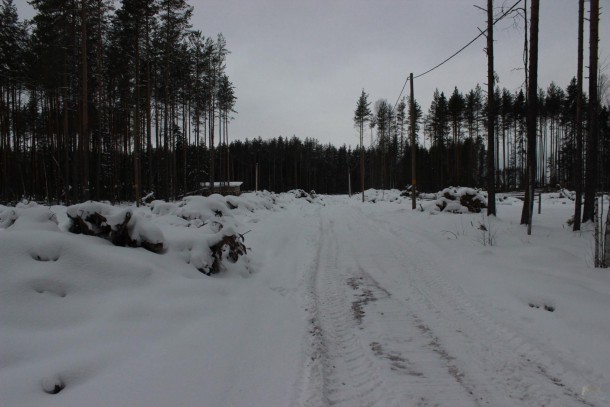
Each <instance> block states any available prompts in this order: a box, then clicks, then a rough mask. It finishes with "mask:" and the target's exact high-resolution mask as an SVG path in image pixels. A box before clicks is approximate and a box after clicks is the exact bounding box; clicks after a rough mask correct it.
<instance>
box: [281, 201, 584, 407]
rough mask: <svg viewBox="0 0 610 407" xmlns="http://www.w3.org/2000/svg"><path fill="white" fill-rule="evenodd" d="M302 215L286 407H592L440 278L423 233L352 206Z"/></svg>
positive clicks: (558, 372) (328, 207) (534, 354)
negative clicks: (306, 248) (294, 360)
mask: <svg viewBox="0 0 610 407" xmlns="http://www.w3.org/2000/svg"><path fill="white" fill-rule="evenodd" d="M300 213H301V216H303V217H304V220H305V221H306V222H307V223H309V224H311V225H314V224H315V225H317V226H316V229H315V230H316V233H315V236H312V239H313V240H312V242H314V245H313V247H314V248H315V250H314V251H313V253H312V254H314V255H313V256H311V259H310V262H309V263H308V266H307V267H304V269H303V270H304V272H303V277H302V281H301V284H300V286H301V300H302V306H303V309H304V311H305V313H306V317H307V321H308V327H307V330H306V333H305V335H306V338H305V339H304V345H303V346H304V348H305V349H304V351H303V361H302V368H301V372H300V376H299V380H298V382H297V386H296V391H295V396H294V403H293V405H294V406H304V407H305V406H306V407H315V406H485V405H489V406H516V405H523V406H582V405H592V404H590V403H588V402H587V401H585V400H584V399H583V398H581V397H580V394H579V393H578V392H577V390H574V389H570V387H569V386H567V385H566V383H564V382H563V381H562V379H560V378H559V377H560V376H561V374H562V373H564V372H562V371H561V368H560V367H558V366H556V365H554V364H553V363H552V362H551V361H547V360H545V355H544V354H542V353H540V352H539V350H538V349H534V348H533V347H532V346H530V345H529V344H527V343H525V341H524V340H523V338H520V337H519V336H518V335H517V334H516V333H514V332H511V331H509V330H508V329H507V328H505V327H503V326H500V325H498V324H497V323H496V322H495V321H494V320H493V319H492V318H491V317H490V316H489V315H487V314H486V313H485V311H484V310H483V309H480V308H477V307H476V306H475V305H474V304H473V303H472V302H471V301H469V299H468V298H467V297H466V296H465V295H464V293H463V292H462V291H461V290H460V287H459V286H458V285H456V284H453V283H450V282H449V280H448V279H444V278H443V270H442V269H439V267H440V264H437V262H435V257H437V256H438V254H437V253H434V248H431V247H429V245H428V244H427V242H426V241H425V238H422V236H421V235H419V234H414V233H410V231H409V230H404V229H402V228H401V227H400V226H399V225H393V224H391V223H389V222H387V221H384V219H383V217H381V216H380V217H376V216H375V214H374V213H372V212H371V213H367V212H364V210H363V207H361V206H357V205H351V206H344V205H341V206H338V205H333V204H332V203H329V204H327V205H326V206H318V207H315V208H312V209H310V210H309V211H307V210H305V211H301V212H300ZM295 216H296V214H295ZM295 223H297V224H299V223H301V221H296V220H295ZM293 232H294V230H293V229H291V232H290V233H293ZM284 249H288V248H284ZM290 250H294V253H302V252H303V251H302V250H299V248H296V247H295V248H292V249H290ZM545 362H548V363H545Z"/></svg>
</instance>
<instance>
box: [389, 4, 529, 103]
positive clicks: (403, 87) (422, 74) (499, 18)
mask: <svg viewBox="0 0 610 407" xmlns="http://www.w3.org/2000/svg"><path fill="white" fill-rule="evenodd" d="M521 1H522V0H517V2H516V3H515V4H513V5H512V7H510V8H509V9H508V10H506V12H504V13H503V14H502V15H501V16H500V17H498V18H497V19H496V20H495V21H494V22H493V25H496V23H497V22H499V21H500V20H502V19H503V18H504V17H506V16H507V15H509V14H510V13H511V12H512V11H513V10H514V9H515V7H517V5H518V4H519V3H521ZM486 33H487V29H485V30H483V31H481V32H480V33H479V35H477V36H476V37H474V38H473V39H472V40H471V41H470V42H468V43H467V44H466V45H464V46H463V47H462V48H460V49H459V50H457V51H456V52H455V53H453V54H452V55H451V56H449V57H448V58H447V59H445V60H444V61H443V62H441V63H440V64H438V65H436V66H434V67H432V68H430V69H428V70H427V71H425V72H423V73H420V74H419V75H416V76H414V77H413V79H417V78H421V77H422V76H424V75H427V74H429V73H430V72H432V71H434V70H436V69H437V68H440V67H441V66H443V65H444V64H446V63H447V62H449V61H450V60H451V59H453V58H454V57H456V56H457V55H458V54H460V53H461V52H462V51H464V50H465V49H466V48H468V47H469V46H470V45H472V44H473V43H474V42H475V41H476V40H478V39H479V38H481V37H482V36H483V35H485V34H486ZM408 82H409V76H407V79H405V83H404V85H402V90H401V91H400V95H398V99H396V103H395V104H394V107H393V108H392V111H394V108H395V107H396V105H397V104H398V101H399V100H400V98H401V96H402V94H403V92H404V91H405V88H406V87H407V83H408Z"/></svg>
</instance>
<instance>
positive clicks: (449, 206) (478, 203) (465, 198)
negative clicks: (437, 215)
mask: <svg viewBox="0 0 610 407" xmlns="http://www.w3.org/2000/svg"><path fill="white" fill-rule="evenodd" d="M438 196H439V198H438V199H437V200H436V202H435V203H434V206H433V207H432V210H431V212H450V213H468V212H472V213H479V212H481V209H482V208H487V203H486V199H485V197H484V196H483V195H482V194H481V193H480V192H479V191H477V190H476V189H473V188H453V187H450V188H445V189H443V190H442V191H441V192H439V194H438Z"/></svg>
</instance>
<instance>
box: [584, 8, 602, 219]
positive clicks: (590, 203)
mask: <svg viewBox="0 0 610 407" xmlns="http://www.w3.org/2000/svg"><path fill="white" fill-rule="evenodd" d="M589 24H590V35H589V41H590V43H589V122H588V124H589V134H588V139H587V160H586V173H585V203H584V207H583V214H582V221H583V222H587V221H589V220H593V212H594V201H595V191H596V188H597V177H598V175H597V153H598V151H597V145H598V133H599V123H598V105H599V103H598V95H597V65H598V42H599V31H598V28H599V0H591V16H590V18H589Z"/></svg>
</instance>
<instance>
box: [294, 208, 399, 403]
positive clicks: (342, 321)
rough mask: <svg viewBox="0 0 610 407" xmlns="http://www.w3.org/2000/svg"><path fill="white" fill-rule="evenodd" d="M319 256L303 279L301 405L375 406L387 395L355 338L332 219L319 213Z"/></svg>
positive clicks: (366, 352)
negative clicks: (304, 314) (306, 327)
mask: <svg viewBox="0 0 610 407" xmlns="http://www.w3.org/2000/svg"><path fill="white" fill-rule="evenodd" d="M318 245H319V246H318V253H317V258H316V260H315V261H314V263H313V265H312V268H311V270H310V273H309V276H306V279H307V283H308V285H307V288H306V297H307V298H306V301H305V303H306V304H307V306H306V310H307V312H308V316H309V330H308V336H309V338H308V340H307V341H306V342H307V344H306V347H307V348H308V349H306V351H305V354H306V360H305V366H304V370H305V372H304V374H303V377H302V380H301V381H302V386H304V389H303V391H302V392H301V394H300V397H299V400H298V402H297V403H298V404H297V405H300V406H308V407H309V406H311V407H313V406H376V405H385V404H379V403H380V400H382V399H383V398H384V396H385V395H386V394H387V390H386V389H385V386H384V384H383V381H382V379H381V377H380V376H379V374H378V373H377V370H378V369H377V367H376V366H375V362H376V361H375V357H374V355H373V353H372V350H371V349H370V348H368V345H367V344H365V343H363V342H362V341H361V339H360V337H359V332H358V329H357V326H356V325H357V323H356V321H355V320H354V319H353V318H352V314H351V313H352V308H351V303H350V301H349V300H348V299H347V294H349V293H346V291H347V290H348V288H349V287H347V286H346V285H345V284H344V281H343V275H342V273H341V271H340V269H339V264H338V256H339V244H338V241H337V236H336V234H335V232H334V230H333V221H332V220H328V219H326V216H324V215H323V214H322V213H320V239H319V241H318Z"/></svg>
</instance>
